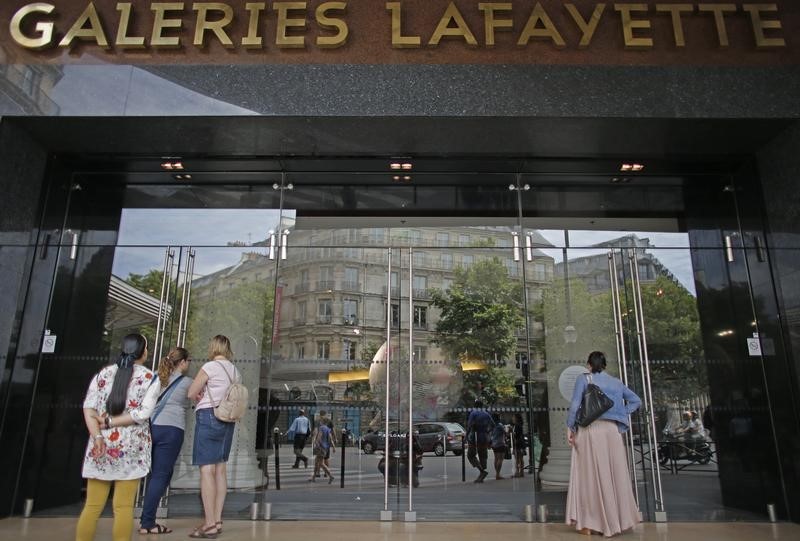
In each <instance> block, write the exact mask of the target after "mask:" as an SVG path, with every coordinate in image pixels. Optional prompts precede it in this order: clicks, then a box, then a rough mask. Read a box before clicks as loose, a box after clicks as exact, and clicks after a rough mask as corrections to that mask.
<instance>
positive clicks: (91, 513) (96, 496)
mask: <svg viewBox="0 0 800 541" xmlns="http://www.w3.org/2000/svg"><path fill="white" fill-rule="evenodd" d="M111 485H114V500H113V502H112V505H113V507H114V529H113V532H112V534H111V539H113V541H130V539H131V534H132V533H133V502H134V500H135V499H136V491H137V490H138V489H139V479H131V480H128V481H101V480H99V479H89V480H88V483H87V485H86V504H85V505H84V506H83V511H82V512H81V517H80V518H79V519H78V527H77V529H76V531H75V541H92V540H93V539H94V532H95V530H96V529H97V519H99V518H100V513H102V512H103V508H104V507H105V506H106V501H108V492H109V491H110V490H111Z"/></svg>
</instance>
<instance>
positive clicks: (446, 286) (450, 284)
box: [442, 278, 453, 292]
mask: <svg viewBox="0 0 800 541" xmlns="http://www.w3.org/2000/svg"><path fill="white" fill-rule="evenodd" d="M451 287H453V280H451V279H450V278H442V291H445V292H447V290H448V289H450V288H451Z"/></svg>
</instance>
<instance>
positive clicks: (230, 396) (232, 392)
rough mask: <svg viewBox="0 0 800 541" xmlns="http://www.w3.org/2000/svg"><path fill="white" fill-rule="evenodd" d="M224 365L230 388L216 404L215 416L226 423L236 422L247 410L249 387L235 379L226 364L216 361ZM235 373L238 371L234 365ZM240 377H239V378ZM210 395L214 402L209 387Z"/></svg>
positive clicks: (212, 400) (223, 369)
mask: <svg viewBox="0 0 800 541" xmlns="http://www.w3.org/2000/svg"><path fill="white" fill-rule="evenodd" d="M214 362H216V363H218V364H219V365H220V366H222V371H223V372H225V375H226V376H228V382H229V385H228V389H227V390H226V391H225V397H224V398H223V399H222V400H221V401H220V403H219V404H217V405H216V406H214V417H216V418H217V419H219V420H220V421H223V422H225V423H235V422H236V421H238V420H239V419H241V418H242V417H244V414H245V412H246V411H247V399H248V392H247V387H245V386H244V385H243V384H242V383H240V382H238V381H233V378H231V376H230V374H228V371H227V370H225V366H224V365H223V364H222V363H220V362H219V361H214ZM233 370H234V374H235V373H236V372H237V370H236V367H235V366H234V367H233ZM237 379H238V378H237ZM207 389H208V397H209V398H210V399H211V403H212V404H213V403H214V397H213V396H211V389H210V388H208V387H207Z"/></svg>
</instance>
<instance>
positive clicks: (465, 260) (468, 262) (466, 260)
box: [461, 255, 475, 267]
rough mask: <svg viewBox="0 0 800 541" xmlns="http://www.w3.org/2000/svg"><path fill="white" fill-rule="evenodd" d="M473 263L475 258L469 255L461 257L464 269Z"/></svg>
mask: <svg viewBox="0 0 800 541" xmlns="http://www.w3.org/2000/svg"><path fill="white" fill-rule="evenodd" d="M474 262H475V256H471V255H462V256H461V264H462V265H463V266H464V267H469V266H470V265H472V264H473V263H474Z"/></svg>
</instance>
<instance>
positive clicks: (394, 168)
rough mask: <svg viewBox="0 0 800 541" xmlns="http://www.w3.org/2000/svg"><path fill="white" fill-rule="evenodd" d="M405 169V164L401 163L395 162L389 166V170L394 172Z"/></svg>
mask: <svg viewBox="0 0 800 541" xmlns="http://www.w3.org/2000/svg"><path fill="white" fill-rule="evenodd" d="M402 167H403V164H401V163H399V162H393V163H390V164H389V169H391V170H392V171H399V170H400V169H401V168H402Z"/></svg>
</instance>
